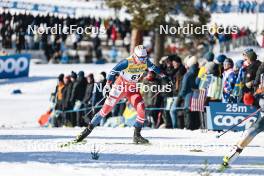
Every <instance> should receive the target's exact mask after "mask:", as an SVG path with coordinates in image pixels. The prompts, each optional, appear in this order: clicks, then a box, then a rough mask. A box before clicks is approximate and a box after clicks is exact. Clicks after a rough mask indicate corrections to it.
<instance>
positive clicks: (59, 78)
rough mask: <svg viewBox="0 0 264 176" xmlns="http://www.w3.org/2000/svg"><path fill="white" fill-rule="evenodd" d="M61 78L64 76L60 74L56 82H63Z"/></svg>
mask: <svg viewBox="0 0 264 176" xmlns="http://www.w3.org/2000/svg"><path fill="white" fill-rule="evenodd" d="M63 78H64V74H63V73H61V74H60V75H59V76H58V80H59V81H60V82H63Z"/></svg>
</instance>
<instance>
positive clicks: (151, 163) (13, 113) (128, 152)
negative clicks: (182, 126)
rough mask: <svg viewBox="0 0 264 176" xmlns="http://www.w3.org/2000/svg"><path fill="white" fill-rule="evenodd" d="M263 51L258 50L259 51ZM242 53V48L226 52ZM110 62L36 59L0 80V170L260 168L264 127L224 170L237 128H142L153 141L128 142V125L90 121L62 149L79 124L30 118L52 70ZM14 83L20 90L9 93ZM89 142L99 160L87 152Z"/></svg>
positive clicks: (9, 173)
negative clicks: (24, 72)
mask: <svg viewBox="0 0 264 176" xmlns="http://www.w3.org/2000/svg"><path fill="white" fill-rule="evenodd" d="M262 53H263V51H259V53H258V54H260V55H262V56H263V54H262ZM230 56H232V57H233V58H240V57H241V50H240V51H234V52H233V53H230ZM113 66H114V65H113V64H105V65H93V64H87V65H85V64H79V65H36V64H32V65H31V68H30V77H29V78H20V79H14V80H0V112H1V115H0V175H1V176H35V175H38V176H42V175H43V176H44V175H45V176H47V175H48V176H57V175H63V176H70V175H76V176H79V175H80V176H82V175H85V176H86V175H102V176H103V175H106V176H108V175H110V176H111V175H133V176H135V175H151V176H155V175H158V176H160V175H176V176H185V175H203V174H204V175H205V172H203V173H200V171H201V170H202V169H204V168H205V166H206V165H205V164H204V162H205V161H207V162H208V163H209V164H208V169H207V170H208V172H210V173H211V174H210V175H228V176H229V175H232V176H233V175H235V176H240V175H250V176H251V175H263V173H264V144H263V137H264V134H263V133H262V134H260V135H259V136H258V137H257V138H256V139H254V141H253V142H252V143H251V144H250V146H249V147H248V148H246V149H245V151H244V152H243V153H242V155H241V158H240V159H239V160H237V161H236V162H235V163H234V165H233V168H232V169H230V170H228V171H227V172H226V173H223V174H222V173H217V172H216V169H217V168H218V166H219V164H220V163H221V160H222V157H223V156H224V155H225V154H226V153H227V152H228V151H229V150H230V149H231V148H232V146H233V145H234V144H235V143H236V142H237V140H238V138H239V137H240V136H241V135H242V133H232V132H230V133H228V134H226V135H224V136H223V137H222V138H220V139H216V138H215V136H216V135H217V132H207V133H203V132H201V131H200V130H197V131H188V130H172V129H144V130H143V131H142V134H143V136H146V137H147V138H148V139H149V140H150V141H151V143H152V145H134V144H131V142H132V139H131V136H132V134H133V129H132V128H102V127H99V128H96V129H95V131H94V132H93V133H92V134H91V136H90V137H89V138H88V139H87V140H88V142H87V143H86V144H85V145H80V146H72V147H69V148H65V149H61V148H59V147H58V144H60V143H62V142H67V141H69V140H71V139H73V138H74V137H75V136H76V135H77V134H78V133H79V132H80V131H81V130H82V129H81V128H54V129H49V128H40V127H39V126H38V124H37V118H38V117H39V116H40V115H41V114H42V113H44V112H45V111H46V110H47V109H48V107H49V96H50V93H51V92H52V91H53V90H54V88H55V85H56V76H57V75H58V74H60V73H65V74H67V73H70V72H71V70H74V71H76V72H78V71H80V70H84V71H85V73H86V74H88V73H91V72H93V73H96V78H98V73H100V72H101V71H109V70H110V69H111V68H112V67H113ZM14 89H21V91H22V94H20V95H12V94H11V93H10V92H11V91H12V90H14ZM94 146H95V147H96V149H99V150H100V152H99V153H100V157H99V160H93V159H91V151H93V148H94Z"/></svg>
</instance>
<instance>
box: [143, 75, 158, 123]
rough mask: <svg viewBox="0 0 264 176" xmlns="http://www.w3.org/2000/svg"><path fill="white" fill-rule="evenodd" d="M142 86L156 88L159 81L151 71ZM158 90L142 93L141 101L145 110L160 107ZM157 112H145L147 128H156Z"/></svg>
mask: <svg viewBox="0 0 264 176" xmlns="http://www.w3.org/2000/svg"><path fill="white" fill-rule="evenodd" d="M143 84H144V85H147V86H148V87H149V88H151V87H154V86H155V87H157V86H159V85H160V82H159V80H158V79H157V78H156V74H155V72H153V71H149V72H148V74H147V76H146V77H145V78H144V80H143ZM157 92H159V90H158V89H156V90H154V91H152V90H150V91H146V92H143V99H144V103H145V107H146V108H158V107H160V103H159V100H160V98H159V96H157ZM158 113H159V110H147V111H146V117H147V119H148V126H150V127H156V126H157V122H158Z"/></svg>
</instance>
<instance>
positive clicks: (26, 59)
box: [0, 54, 31, 79]
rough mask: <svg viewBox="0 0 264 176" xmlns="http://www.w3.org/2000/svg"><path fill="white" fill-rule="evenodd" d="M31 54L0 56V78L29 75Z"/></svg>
mask: <svg viewBox="0 0 264 176" xmlns="http://www.w3.org/2000/svg"><path fill="white" fill-rule="evenodd" d="M30 58H31V55H29V54H17V55H8V56H0V79H7V78H18V77H28V72H29V65H30Z"/></svg>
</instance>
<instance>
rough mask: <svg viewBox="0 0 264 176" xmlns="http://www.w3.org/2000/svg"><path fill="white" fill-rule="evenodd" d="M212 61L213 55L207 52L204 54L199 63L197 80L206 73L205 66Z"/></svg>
mask: <svg viewBox="0 0 264 176" xmlns="http://www.w3.org/2000/svg"><path fill="white" fill-rule="evenodd" d="M213 60H214V53H212V52H210V51H209V52H208V53H206V54H205V56H204V59H203V61H201V62H200V64H201V66H200V69H199V73H198V78H201V77H202V76H203V75H204V74H205V73H206V70H205V64H206V63H208V62H213Z"/></svg>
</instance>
